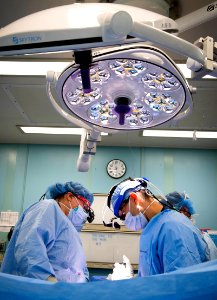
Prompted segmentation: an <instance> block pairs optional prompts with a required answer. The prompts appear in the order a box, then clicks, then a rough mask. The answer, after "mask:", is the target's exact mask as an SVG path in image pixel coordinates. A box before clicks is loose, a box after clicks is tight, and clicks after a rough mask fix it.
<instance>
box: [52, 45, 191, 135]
mask: <svg viewBox="0 0 217 300" xmlns="http://www.w3.org/2000/svg"><path fill="white" fill-rule="evenodd" d="M90 83H91V91H88V93H85V92H84V90H83V88H82V83H81V72H80V68H79V65H76V64H74V65H72V66H70V67H69V68H67V69H66V70H65V71H63V72H62V74H61V75H60V76H59V78H58V81H57V85H56V89H57V95H58V98H59V99H60V100H61V101H62V102H63V104H64V105H66V107H67V108H68V109H69V110H70V111H71V113H72V114H73V116H74V117H75V118H78V119H80V120H83V121H84V123H87V124H88V125H90V124H91V126H95V128H100V127H103V128H105V129H107V130H108V131H109V130H111V131H112V130H135V129H143V128H148V127H153V126H156V125H159V124H162V123H164V122H166V121H168V120H170V119H172V118H174V117H175V116H176V115H177V114H178V113H179V112H180V111H182V110H183V109H186V107H187V106H188V105H191V94H190V91H189V88H188V84H187V82H186V80H185V79H184V77H183V76H182V74H181V73H180V71H179V70H178V68H176V65H175V63H173V62H172V61H171V60H170V59H168V57H167V56H166V55H165V54H164V53H163V52H162V51H161V50H159V49H157V50H156V48H153V47H150V46H141V45H139V46H137V45H134V46H129V45H128V46H124V47H122V48H120V49H116V51H113V50H112V48H109V49H108V50H107V52H106V51H104V52H102V54H100V53H97V54H96V55H95V56H94V57H93V63H92V64H91V66H90ZM84 127H85V126H84Z"/></svg>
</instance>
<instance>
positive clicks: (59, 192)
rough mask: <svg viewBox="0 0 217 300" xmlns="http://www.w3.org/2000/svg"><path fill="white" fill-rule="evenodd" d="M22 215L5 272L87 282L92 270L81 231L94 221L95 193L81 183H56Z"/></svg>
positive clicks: (7, 252)
mask: <svg viewBox="0 0 217 300" xmlns="http://www.w3.org/2000/svg"><path fill="white" fill-rule="evenodd" d="M42 198H43V199H42V200H41V201H38V202H36V203H35V204H33V205H31V206H30V207H29V208H27V209H26V210H25V211H24V213H23V214H22V215H21V217H20V218H19V220H18V222H17V224H16V226H15V228H14V231H13V234H12V237H11V240H10V242H9V244H8V247H7V249H6V253H5V256H4V259H3V262H2V267H1V272H3V273H8V274H13V275H19V276H25V277H31V278H37V279H42V280H49V281H52V282H56V281H65V282H86V281H88V278H89V273H88V270H87V266H86V258H85V254H84V250H83V247H82V243H81V239H80V237H79V231H81V229H82V226H83V224H84V223H85V222H86V221H87V220H88V221H89V222H92V221H93V219H94V213H93V210H92V209H91V207H90V206H91V204H92V202H93V195H92V194H91V193H90V192H89V191H88V190H87V189H86V188H85V187H84V186H82V185H81V184H80V183H77V182H73V181H70V182H66V183H56V184H54V185H52V186H50V187H49V188H48V189H47V191H46V193H45V194H44V195H43V197H42Z"/></svg>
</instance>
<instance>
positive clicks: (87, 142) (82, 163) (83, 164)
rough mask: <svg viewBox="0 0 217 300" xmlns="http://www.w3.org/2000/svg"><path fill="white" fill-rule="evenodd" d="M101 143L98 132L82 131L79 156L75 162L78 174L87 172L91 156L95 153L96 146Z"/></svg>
mask: <svg viewBox="0 0 217 300" xmlns="http://www.w3.org/2000/svg"><path fill="white" fill-rule="evenodd" d="M99 141H101V136H100V132H99V131H96V130H86V129H83V133H82V135H81V141H80V154H79V157H78V160H77V169H78V171H79V172H87V171H88V170H89V168H90V163H91V159H92V157H93V155H95V153H96V144H97V143H98V142H99Z"/></svg>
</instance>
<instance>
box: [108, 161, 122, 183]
mask: <svg viewBox="0 0 217 300" xmlns="http://www.w3.org/2000/svg"><path fill="white" fill-rule="evenodd" d="M106 170H107V173H108V175H109V176H111V177H112V178H117V179H118V178H121V177H122V176H124V174H125V173H126V171H127V167H126V164H125V163H124V162H123V161H122V160H120V159H112V160H111V161H110V162H109V163H108V164H107V167H106Z"/></svg>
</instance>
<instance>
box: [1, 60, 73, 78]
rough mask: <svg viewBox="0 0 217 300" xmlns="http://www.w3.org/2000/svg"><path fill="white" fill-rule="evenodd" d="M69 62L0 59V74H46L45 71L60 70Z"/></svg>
mask: <svg viewBox="0 0 217 300" xmlns="http://www.w3.org/2000/svg"><path fill="white" fill-rule="evenodd" d="M69 64H70V62H57V61H56V62H51V61H50V62H48V61H43V62H42V61H31V62H29V61H0V75H37V76H39V75H44V76H45V75H47V71H50V70H52V71H53V70H55V71H56V72H62V71H63V70H64V69H65V68H66V67H67V66H68V65H69Z"/></svg>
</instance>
